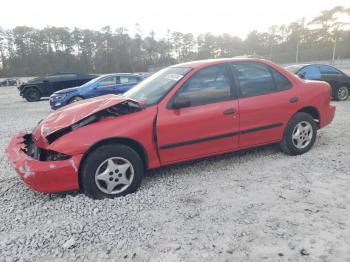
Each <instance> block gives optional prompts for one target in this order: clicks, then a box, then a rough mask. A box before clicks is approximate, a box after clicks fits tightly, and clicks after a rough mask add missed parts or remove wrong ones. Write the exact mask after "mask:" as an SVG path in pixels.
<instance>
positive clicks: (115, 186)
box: [95, 157, 134, 195]
mask: <svg viewBox="0 0 350 262" xmlns="http://www.w3.org/2000/svg"><path fill="white" fill-rule="evenodd" d="M133 179H134V167H133V166H132V164H131V163H130V162H129V161H128V160H127V159H125V158H122V157H111V158H108V159H106V160H105V161H103V162H102V163H101V165H100V166H99V167H98V168H97V170H96V172H95V182H96V185H97V187H98V189H100V190H101V191H102V192H103V193H106V194H110V195H115V194H118V193H121V192H123V191H124V190H126V189H127V188H128V187H129V186H130V184H131V182H132V181H133Z"/></svg>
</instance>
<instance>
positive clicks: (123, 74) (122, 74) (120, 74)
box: [100, 73, 139, 77]
mask: <svg viewBox="0 0 350 262" xmlns="http://www.w3.org/2000/svg"><path fill="white" fill-rule="evenodd" d="M101 76H139V74H133V73H112V74H103V75H100V77H101Z"/></svg>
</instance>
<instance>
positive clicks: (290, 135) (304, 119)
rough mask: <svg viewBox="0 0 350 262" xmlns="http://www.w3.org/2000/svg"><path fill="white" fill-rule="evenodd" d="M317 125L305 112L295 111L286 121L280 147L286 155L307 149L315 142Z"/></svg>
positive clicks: (304, 151) (296, 153)
mask: <svg viewBox="0 0 350 262" xmlns="http://www.w3.org/2000/svg"><path fill="white" fill-rule="evenodd" d="M316 134H317V125H316V123H315V121H314V119H313V117H312V116H311V115H309V114H307V113H304V112H300V113H296V114H295V115H294V116H293V118H292V119H291V120H290V121H289V122H288V124H287V126H286V128H285V131H284V135H283V140H282V142H281V143H280V147H281V149H282V151H283V152H285V153H286V154H288V155H300V154H304V153H306V152H307V151H309V150H310V149H311V148H312V146H313V145H314V143H315V140H316Z"/></svg>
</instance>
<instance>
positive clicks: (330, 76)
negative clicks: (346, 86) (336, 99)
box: [318, 65, 343, 88]
mask: <svg viewBox="0 0 350 262" xmlns="http://www.w3.org/2000/svg"><path fill="white" fill-rule="evenodd" d="M318 68H319V70H320V72H321V80H322V81H326V82H328V83H329V84H330V85H331V86H332V87H333V88H335V87H338V86H339V85H340V84H341V83H342V81H343V79H342V74H341V73H340V72H339V71H338V70H337V69H335V68H333V67H331V66H327V65H319V66H318Z"/></svg>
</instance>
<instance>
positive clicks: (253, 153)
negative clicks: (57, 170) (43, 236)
mask: <svg viewBox="0 0 350 262" xmlns="http://www.w3.org/2000/svg"><path fill="white" fill-rule="evenodd" d="M278 152H280V150H279V148H278V146H277V145H276V144H273V145H266V146H261V147H256V148H252V149H245V150H240V151H236V152H232V153H225V154H221V155H217V156H211V157H205V158H201V159H197V160H191V161H186V162H182V163H179V164H173V165H169V166H164V167H160V168H156V169H152V170H148V171H146V173H145V177H144V179H143V181H142V185H141V187H142V188H145V187H146V188H147V185H148V184H153V182H154V180H155V179H163V178H164V179H165V178H168V177H169V176H179V175H186V174H187V173H188V172H189V171H191V170H193V169H196V170H205V169H207V170H209V169H210V168H213V165H214V166H215V164H218V165H220V162H222V161H227V160H232V161H235V160H237V161H238V160H239V162H240V163H242V162H246V161H251V159H252V157H258V156H259V157H261V156H266V155H271V154H278ZM208 162H209V165H208ZM142 188H141V189H140V190H142ZM81 194H82V192H81V191H80V190H74V191H68V192H62V193H49V194H45V195H47V198H48V200H49V201H54V200H56V199H60V198H66V197H67V196H71V197H76V196H79V195H81ZM136 194H137V192H136Z"/></svg>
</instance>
